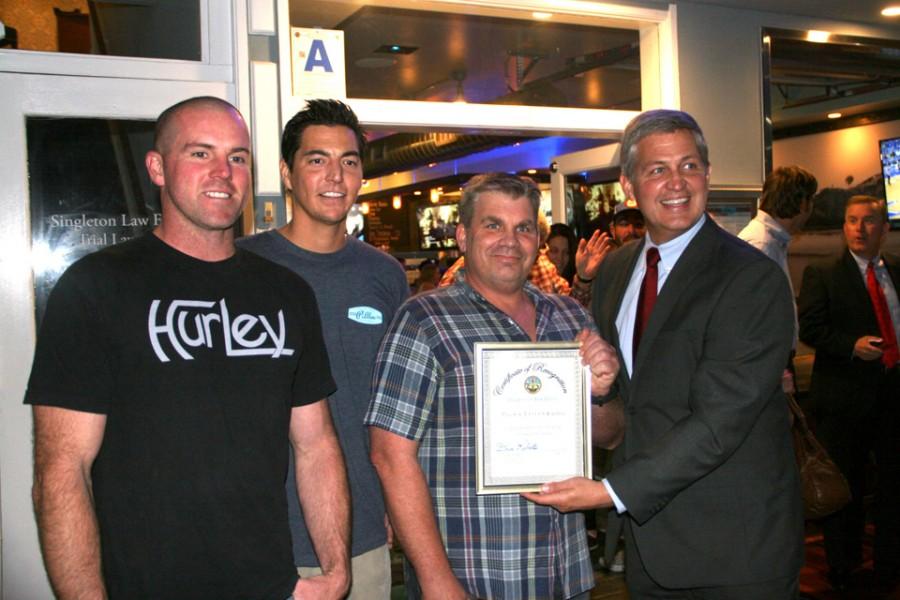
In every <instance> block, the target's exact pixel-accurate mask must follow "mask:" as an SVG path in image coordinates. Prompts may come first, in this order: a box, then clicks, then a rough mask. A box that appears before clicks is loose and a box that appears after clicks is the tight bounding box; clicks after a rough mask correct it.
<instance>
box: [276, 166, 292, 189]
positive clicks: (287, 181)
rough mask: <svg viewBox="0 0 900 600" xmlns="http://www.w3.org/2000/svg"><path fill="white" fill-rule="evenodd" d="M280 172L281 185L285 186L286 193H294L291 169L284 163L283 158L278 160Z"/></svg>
mask: <svg viewBox="0 0 900 600" xmlns="http://www.w3.org/2000/svg"><path fill="white" fill-rule="evenodd" d="M278 171H279V172H280V173H281V185H283V186H284V191H286V192H288V193H291V192H293V191H294V190H293V189H291V169H290V167H288V166H287V163H286V162H284V159H283V158H282V159H279V160H278Z"/></svg>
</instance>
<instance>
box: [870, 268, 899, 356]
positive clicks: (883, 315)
mask: <svg viewBox="0 0 900 600" xmlns="http://www.w3.org/2000/svg"><path fill="white" fill-rule="evenodd" d="M866 288H868V290H869V298H871V299H872V307H873V308H874V309H875V317H876V318H877V319H878V329H879V333H880V334H881V339H882V340H884V341H883V342H882V344H881V362H883V363H884V366H885V367H887V368H888V369H890V368H891V367H893V366H894V365H896V364H897V362H898V361H900V350H898V349H897V336H896V334H895V333H894V322H893V321H892V320H891V311H890V309H889V308H888V303H887V298H885V297H884V290H883V289H881V284H879V283H878V278H877V277H875V267H874V265H873V264H872V263H871V262H869V266H868V267H866Z"/></svg>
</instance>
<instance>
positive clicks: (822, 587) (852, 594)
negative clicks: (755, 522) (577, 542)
mask: <svg viewBox="0 0 900 600" xmlns="http://www.w3.org/2000/svg"><path fill="white" fill-rule="evenodd" d="M871 536H872V528H871V526H870V527H869V528H868V529H867V531H866V537H865V547H864V550H863V553H864V562H863V565H862V569H861V571H860V572H859V573H858V574H857V576H856V578H855V579H854V580H853V581H852V583H851V588H850V589H849V590H848V591H847V592H846V593H845V594H844V595H843V596H842V595H840V594H838V593H837V592H835V591H833V590H832V589H831V586H830V585H829V584H828V579H827V572H828V567H827V565H826V563H825V550H824V547H823V545H822V535H821V533H820V532H819V530H818V528H817V527H816V526H815V525H814V524H810V525H809V526H808V527H807V535H806V564H805V565H804V567H803V570H802V571H801V573H800V593H801V594H802V597H804V598H807V599H810V600H900V588H898V589H895V590H894V591H893V593H891V594H888V595H885V594H883V593H882V594H874V593H873V592H871V590H870V588H869V585H868V583H869V578H870V576H871V568H872V551H871V550H872V547H871V542H872V537H871ZM594 554H596V553H594ZM595 558H596V557H595ZM595 564H596V562H595ZM595 575H596V580H597V585H596V587H594V589H593V590H592V591H591V600H627V599H628V592H627V591H625V578H624V576H622V575H613V574H607V573H606V572H604V571H602V570H598V571H596V573H595ZM402 580H403V569H402V566H401V564H400V558H399V556H395V557H394V581H395V583H396V585H395V587H394V592H393V594H392V595H391V598H392V600H402V599H404V598H406V595H405V594H404V593H403V585H402ZM760 600H765V599H760Z"/></svg>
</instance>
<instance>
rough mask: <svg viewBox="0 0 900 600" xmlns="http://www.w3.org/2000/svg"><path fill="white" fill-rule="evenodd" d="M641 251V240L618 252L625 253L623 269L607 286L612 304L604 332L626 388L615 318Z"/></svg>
mask: <svg viewBox="0 0 900 600" xmlns="http://www.w3.org/2000/svg"><path fill="white" fill-rule="evenodd" d="M643 249H644V241H643V240H641V242H640V243H638V242H635V243H633V244H630V245H627V246H625V247H623V248H622V249H621V250H619V252H623V253H626V254H625V256H624V257H623V268H621V269H616V270H615V272H614V275H613V278H612V282H611V285H610V286H609V294H610V298H611V299H612V302H610V304H609V307H610V309H609V312H608V314H607V316H606V317H607V318H606V323H607V324H606V330H607V331H608V334H609V340H610V343H611V344H612V346H613V348H615V349H616V354H617V355H618V358H619V364H620V365H622V366H621V368H620V369H619V375H620V376H621V381H622V382H624V384H625V385H626V386H627V385H628V384H629V383H630V381H631V380H630V378H629V377H628V370H627V369H626V368H625V363H624V358H623V357H622V348H621V347H620V344H619V329H618V328H617V327H616V318H617V317H618V316H619V311H620V310H621V309H622V300H623V298H624V297H625V290H626V289H627V288H628V283H629V282H630V281H631V274H632V273H633V272H634V267H635V264H636V263H637V260H638V258H639V257H640V256H641V252H642V250H643Z"/></svg>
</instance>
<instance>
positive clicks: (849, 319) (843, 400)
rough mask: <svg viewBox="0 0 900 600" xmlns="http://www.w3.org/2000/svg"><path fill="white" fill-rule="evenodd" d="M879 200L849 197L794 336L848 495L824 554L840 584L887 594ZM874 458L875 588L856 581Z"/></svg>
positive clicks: (888, 380)
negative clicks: (839, 233) (807, 360)
mask: <svg viewBox="0 0 900 600" xmlns="http://www.w3.org/2000/svg"><path fill="white" fill-rule="evenodd" d="M890 227H891V226H890V223H889V222H888V219H887V209H886V207H885V202H884V200H882V199H880V198H873V197H871V196H853V197H851V198H850V199H849V201H848V202H847V207H846V209H845V213H844V239H845V240H846V242H847V247H846V249H845V250H844V251H843V253H842V254H841V256H840V257H839V258H837V259H833V260H830V261H828V262H826V263H823V264H812V265H810V266H808V267H807V268H806V269H805V270H804V272H803V284H802V286H801V288H800V299H799V301H798V313H799V318H800V339H801V340H803V342H804V343H806V344H809V345H810V346H812V347H813V348H815V350H816V358H815V362H814V363H813V371H812V382H811V385H810V390H809V395H810V401H811V404H812V407H813V411H814V415H815V417H816V437H818V438H819V440H820V441H821V442H822V445H823V446H825V449H826V450H827V451H828V454H829V455H830V456H831V458H832V459H833V460H834V462H835V463H836V464H837V465H838V467H839V468H840V469H841V471H842V472H843V473H844V475H845V476H846V477H847V480H848V482H849V483H850V490H851V492H852V495H853V497H852V499H851V501H850V503H849V504H848V505H847V506H846V507H844V508H843V509H841V510H839V511H838V512H836V513H834V514H833V515H830V516H828V517H825V519H824V520H823V521H822V529H823V533H824V536H825V556H826V558H827V560H828V566H829V568H830V572H829V578H830V580H831V583H832V585H833V586H834V587H835V588H836V589H838V590H842V591H844V590H847V589H848V588H854V587H855V588H857V589H863V588H872V587H874V589H875V591H876V592H878V593H880V594H885V596H884V597H888V596H887V595H888V594H889V593H891V591H892V590H895V588H896V586H897V583H898V578H900V372H898V361H900V352H898V349H897V339H898V338H900V329H898V326H900V301H898V298H897V293H898V290H900V257H898V256H896V255H893V254H888V253H886V252H883V251H882V249H881V248H882V245H883V244H884V242H885V238H886V236H887V234H888V232H889V231H890ZM870 454H872V455H874V457H875V468H876V485H875V504H874V507H873V516H874V524H875V540H874V544H873V550H874V576H875V581H874V586H872V585H871V582H870V583H865V582H862V581H859V578H858V575H859V574H858V573H857V569H858V568H859V566H860V565H861V563H862V558H863V557H862V535H863V527H864V523H865V507H864V500H863V497H864V494H865V491H866V466H867V464H868V462H869V456H870Z"/></svg>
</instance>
